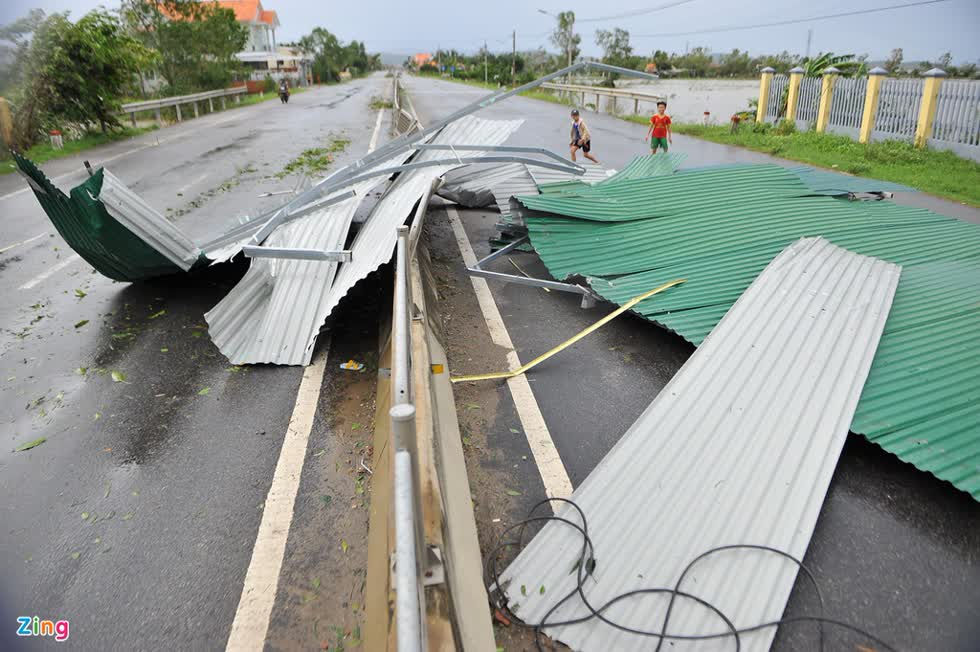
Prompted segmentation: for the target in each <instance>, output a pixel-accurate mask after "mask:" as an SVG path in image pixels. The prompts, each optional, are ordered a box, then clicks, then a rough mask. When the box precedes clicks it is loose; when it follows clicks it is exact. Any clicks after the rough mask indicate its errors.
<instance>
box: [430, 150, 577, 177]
mask: <svg viewBox="0 0 980 652" xmlns="http://www.w3.org/2000/svg"><path fill="white" fill-rule="evenodd" d="M412 148H413V149H418V150H425V149H430V150H450V151H453V152H455V151H457V150H458V151H460V152H470V151H486V152H520V153H522V154H541V155H543V156H547V157H548V158H552V159H555V160H556V161H560V162H561V163H563V164H564V165H565V166H572V167H576V168H579V169H581V170H582V172H581V173H582V174H585V168H584V167H583V166H581V165H579V164H578V163H575V162H574V161H569V160H568V159H566V158H563V157H562V156H560V155H558V154H556V153H554V152H552V151H551V150H549V149H545V148H544V147H518V146H514V145H438V144H432V143H422V144H419V145H413V146H412Z"/></svg>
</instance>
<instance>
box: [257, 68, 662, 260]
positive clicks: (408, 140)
mask: <svg viewBox="0 0 980 652" xmlns="http://www.w3.org/2000/svg"><path fill="white" fill-rule="evenodd" d="M586 68H594V69H596V70H603V71H606V72H616V73H620V74H623V75H628V76H632V77H639V78H642V79H652V80H657V79H659V77H657V76H656V75H650V74H647V73H644V72H640V71H638V70H629V69H628V68H620V67H619V66H610V65H608V64H604V63H598V62H596V61H581V62H579V63H576V64H574V65H571V66H568V67H566V68H562V69H561V70H557V71H555V72H553V73H551V74H548V75H545V76H544V77H540V78H538V79H535V80H534V81H531V82H528V83H527V84H523V85H521V86H517V87H516V88H512V89H510V90H508V91H498V92H495V93H491V94H490V95H487V96H485V97H483V98H482V99H479V100H477V101H476V102H472V103H470V104H468V105H466V106H465V107H463V108H462V109H459V110H458V111H455V112H454V113H452V114H450V115H449V116H447V117H445V118H443V119H442V120H439V121H437V122H435V123H433V124H432V125H430V126H428V127H424V128H421V129H419V130H418V131H414V132H411V133H408V134H405V135H403V136H400V137H398V138H396V139H395V140H392V141H391V142H389V143H387V144H385V145H383V146H381V147H379V148H378V149H376V150H374V151H373V152H372V153H370V154H368V155H366V156H364V157H362V158H360V159H358V160H357V161H354V162H353V163H350V164H349V165H347V166H345V167H343V168H341V169H340V170H338V171H337V172H336V173H335V174H333V175H331V176H330V177H329V178H328V179H324V180H323V181H321V182H320V183H318V184H317V185H315V186H313V187H312V188H310V189H308V190H306V191H304V192H303V193H301V194H299V195H298V196H296V197H295V198H293V199H292V200H290V201H289V202H287V203H286V204H284V205H282V206H280V207H279V208H277V209H275V210H273V211H269V212H267V213H265V214H263V215H262V216H260V217H259V218H258V219H259V220H264V221H266V226H268V227H269V228H268V233H271V231H272V230H274V229H275V228H276V227H277V226H278V225H279V224H280V223H281V221H282V219H284V218H285V217H287V216H289V215H290V214H291V213H292V212H294V211H295V210H296V209H297V208H298V207H300V206H303V205H305V204H308V203H310V202H312V201H315V200H317V199H319V198H320V197H323V196H324V195H326V194H328V193H330V192H331V191H334V190H336V189H338V188H342V187H345V186H348V185H351V183H355V181H352V180H351V179H352V177H355V176H358V175H359V174H360V173H361V171H362V170H365V169H367V168H370V167H372V166H374V165H377V164H379V163H381V162H382V161H385V160H387V159H389V158H392V157H393V156H397V155H398V154H399V153H400V152H403V151H405V150H407V149H412V146H413V144H414V143H417V142H418V141H420V140H423V139H425V138H428V137H429V136H432V135H433V134H435V133H437V132H438V131H440V130H441V129H442V128H443V127H445V126H446V125H448V124H450V123H452V122H454V121H455V120H458V119H459V118H462V117H464V116H467V115H470V114H471V113H475V112H476V111H479V110H480V109H483V108H486V107H488V106H490V105H492V104H496V103H497V102H501V101H503V100H505V99H507V98H509V97H512V96H514V95H517V94H519V93H523V92H524V91H527V90H531V89H532V88H537V87H538V86H540V85H541V84H544V83H546V82H548V81H550V80H552V79H556V78H558V77H561V76H563V75H567V74H570V73H572V72H575V71H577V70H583V69H586ZM262 231H266V228H265V227H263V229H262ZM268 233H265V237H268ZM263 239H264V238H263ZM252 244H262V239H253V241H252Z"/></svg>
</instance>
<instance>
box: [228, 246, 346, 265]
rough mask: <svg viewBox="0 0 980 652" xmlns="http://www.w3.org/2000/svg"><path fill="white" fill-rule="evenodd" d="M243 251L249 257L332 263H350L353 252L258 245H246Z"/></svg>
mask: <svg viewBox="0 0 980 652" xmlns="http://www.w3.org/2000/svg"><path fill="white" fill-rule="evenodd" d="M242 253H243V254H245V255H246V256H248V257H249V258H285V259H288V260H315V261H320V262H330V263H349V262H350V261H351V252H350V250H349V249H344V250H342V251H320V250H319V249H290V248H287V247H256V246H254V245H245V246H244V247H242Z"/></svg>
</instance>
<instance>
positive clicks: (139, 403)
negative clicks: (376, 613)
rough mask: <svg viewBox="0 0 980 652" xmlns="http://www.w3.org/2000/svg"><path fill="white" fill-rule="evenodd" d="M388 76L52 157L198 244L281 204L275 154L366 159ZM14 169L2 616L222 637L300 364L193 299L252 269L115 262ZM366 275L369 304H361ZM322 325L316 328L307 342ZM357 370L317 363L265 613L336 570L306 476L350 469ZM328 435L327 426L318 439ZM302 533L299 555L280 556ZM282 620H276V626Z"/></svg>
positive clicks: (2, 317) (6, 304)
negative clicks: (350, 373)
mask: <svg viewBox="0 0 980 652" xmlns="http://www.w3.org/2000/svg"><path fill="white" fill-rule="evenodd" d="M389 87H390V81H389V80H385V79H383V77H382V76H381V75H377V76H375V77H372V78H368V79H363V80H356V81H353V82H350V83H348V84H343V85H339V86H331V87H320V88H316V89H314V90H311V91H308V92H306V93H301V94H296V95H294V96H293V97H292V99H291V101H290V102H289V104H287V105H282V104H280V103H279V102H274V101H273V102H266V103H262V104H257V105H253V106H249V107H243V108H229V110H227V111H224V112H218V113H215V114H212V115H207V116H203V117H201V118H198V119H194V120H188V121H186V122H184V123H182V124H181V125H178V126H174V127H169V128H165V129H161V130H158V131H156V132H152V133H149V134H146V135H143V136H141V137H139V138H136V139H133V140H129V141H125V142H119V143H114V144H112V145H109V146H106V147H102V148H99V149H97V150H91V151H89V152H86V153H85V154H84V155H82V156H77V157H72V158H71V159H62V160H58V161H52V162H51V163H50V164H48V165H45V166H44V169H45V171H46V173H47V174H48V175H49V176H50V177H52V178H53V179H54V181H55V183H56V185H58V186H59V187H61V188H62V189H65V190H67V189H69V188H71V187H72V186H74V185H77V183H79V182H80V181H81V180H82V179H83V178H84V175H85V173H84V171H83V170H82V166H81V161H82V160H83V159H86V158H87V159H88V160H90V161H91V163H92V165H93V167H97V166H98V165H100V164H101V163H102V162H106V167H107V168H108V169H110V170H111V171H112V172H113V173H115V174H116V175H117V176H118V177H120V178H121V179H122V180H123V181H124V182H125V183H127V184H128V185H130V187H132V188H133V189H134V190H135V191H136V192H138V193H140V194H141V195H142V196H143V197H144V198H145V199H146V200H147V201H148V202H149V203H150V205H152V206H154V207H155V208H156V209H157V210H159V211H161V212H165V213H166V214H167V215H168V216H170V217H171V218H172V219H174V220H175V221H176V222H177V224H178V225H179V226H180V227H181V228H182V229H184V230H185V231H186V232H187V233H188V234H189V235H190V236H191V237H192V239H194V240H195V241H197V242H202V241H204V240H205V239H207V238H208V237H211V236H214V235H217V234H219V233H221V232H222V231H223V230H224V229H225V228H227V227H229V226H231V225H233V224H236V223H237V221H238V220H239V219H240V218H241V217H242V216H245V215H249V214H250V215H256V214H258V213H260V212H262V211H263V210H265V209H267V208H270V207H272V206H276V205H278V204H281V203H282V202H283V201H284V198H283V197H281V196H276V197H269V198H265V199H260V198H258V197H257V195H258V194H259V193H261V192H266V191H277V190H283V189H292V188H293V187H294V186H296V184H297V183H299V182H300V176H299V175H295V174H293V175H284V176H283V175H278V173H281V172H282V171H283V168H284V167H285V165H286V164H287V163H288V162H290V161H291V160H293V159H294V158H296V157H297V156H298V155H299V154H300V152H301V151H303V150H304V149H307V148H311V147H324V146H328V145H329V144H330V143H332V142H334V141H336V140H337V139H346V140H349V141H350V144H349V145H348V146H347V147H346V149H345V150H344V151H343V152H340V153H338V154H336V159H335V162H334V164H333V167H337V166H340V165H343V164H344V163H346V162H348V161H350V160H353V159H354V158H356V157H360V156H362V155H363V154H364V153H365V152H366V150H367V147H368V142H369V140H370V138H371V135H372V132H373V129H374V127H375V118H376V116H377V112H376V111H375V110H372V109H371V108H370V107H369V105H370V102H371V99H372V97H375V96H381V95H382V94H384V93H385V92H387V89H388V88H389ZM386 126H387V125H385V128H386ZM386 135H387V134H386V133H385V130H384V129H383V131H382V140H384V138H385V136H386ZM277 175H278V176H277ZM280 177H281V178H280ZM25 188H26V184H25V183H24V181H23V179H21V178H20V177H19V175H16V174H10V175H5V176H3V177H0V250H4V251H2V253H0V287H2V293H3V296H4V299H5V300H4V301H3V302H2V303H0V493H2V494H3V495H4V500H3V501H2V506H0V523H2V527H0V616H2V618H3V620H4V622H10V623H13V622H14V620H13V618H14V617H15V616H17V615H28V614H29V615H38V616H40V617H41V618H42V619H43V618H51V619H68V620H69V621H70V622H71V641H72V642H73V643H74V645H73V647H77V648H78V649H85V650H106V649H132V650H141V649H216V648H218V649H220V648H223V647H224V645H225V641H226V639H227V637H228V631H229V628H230V626H231V621H232V618H233V616H234V614H235V609H236V607H237V605H238V601H239V598H240V596H241V593H242V582H243V579H244V576H245V571H246V568H247V567H248V564H249V560H250V558H251V552H252V546H253V544H254V542H255V537H256V531H257V528H258V524H259V521H260V519H261V518H262V510H263V501H264V500H265V498H266V494H267V492H268V490H269V486H270V483H271V480H272V477H273V470H274V467H275V465H276V462H277V459H278V456H279V452H280V448H281V446H282V442H283V437H284V434H285V432H286V426H287V423H288V421H289V418H290V415H291V413H292V410H293V406H294V402H295V401H296V393H297V388H298V386H299V383H300V379H301V376H302V374H303V370H302V369H300V368H296V367H292V368H290V367H273V366H267V365H259V366H249V367H235V366H232V365H230V364H229V363H228V361H227V360H226V359H225V358H224V357H223V356H222V355H221V354H220V352H218V350H217V349H216V348H215V346H214V345H213V344H212V343H211V341H210V339H209V337H208V334H207V328H206V324H205V322H204V318H203V314H204V312H205V311H207V310H209V309H210V308H211V307H212V306H213V305H214V304H215V303H216V302H217V301H218V300H219V299H220V298H221V297H222V296H224V294H225V293H226V292H227V291H228V290H229V289H230V288H231V287H232V286H233V285H234V283H235V282H237V280H238V278H240V276H241V274H242V273H243V272H244V266H242V265H225V266H218V267H213V268H211V269H209V270H206V271H205V272H203V273H200V274H197V275H195V276H192V277H185V278H181V279H177V280H173V279H165V280H158V281H153V282H150V283H142V284H127V283H116V282H113V281H110V280H108V279H106V278H104V277H102V276H101V275H99V274H97V273H95V272H94V270H92V269H91V268H90V267H89V266H88V265H86V264H85V263H84V262H83V261H81V260H79V259H77V257H75V256H74V254H73V253H72V252H71V250H70V249H68V247H67V246H66V245H65V243H64V242H63V241H62V240H61V238H60V237H59V236H58V235H57V234H56V232H55V231H54V229H53V227H52V225H51V224H50V222H49V221H48V219H47V217H46V216H45V215H44V213H43V211H42V210H41V208H40V206H39V205H38V203H37V201H36V199H35V197H34V196H33V194H32V193H30V192H28V191H26V190H24V189H25ZM19 243H23V244H19ZM375 282H377V281H376V280H375ZM376 294H377V292H376V291H374V290H372V291H371V292H370V293H369V294H368V296H367V298H365V297H361V304H363V305H366V306H373V305H375V303H374V301H375V300H374V299H372V298H371V297H372V296H375V295H376ZM374 310H377V308H376V307H375V308H374ZM369 321H370V320H369ZM376 321H377V320H376V318H375V319H374V322H376ZM329 326H330V324H328V327H329ZM352 328H353V327H347V328H345V331H346V330H352ZM357 332H359V331H357ZM376 338H377V335H376V333H370V332H368V333H366V334H364V335H363V339H361V340H357V339H356V338H354V339H353V340H351V339H350V338H348V339H347V340H346V341H345V342H342V343H340V344H338V345H337V346H336V347H335V348H333V349H331V352H330V356H331V357H330V358H329V359H328V364H329V365H332V368H333V369H334V370H336V369H337V364H339V362H340V361H343V360H346V359H347V358H348V357H355V356H360V355H361V354H362V353H363V352H365V351H367V352H376V350H377V341H376ZM330 339H331V338H330V337H329V336H328V335H327V334H325V335H323V336H321V338H320V341H319V342H318V345H317V346H318V350H320V351H323V350H324V349H325V348H326V347H328V346H330ZM342 356H346V357H342ZM335 358H340V359H339V360H336V361H335ZM335 362H336V363H335ZM368 362H370V360H368ZM375 370H376V368H375ZM368 372H370V367H369V369H368ZM350 383H351V381H350V379H349V378H346V377H344V376H342V374H341V372H339V371H331V370H330V368H329V367H328V372H327V374H326V378H325V380H324V387H325V388H331V389H330V390H329V391H327V390H325V391H324V392H323V393H322V394H321V402H320V407H319V411H318V413H317V417H316V419H315V421H314V426H313V432H312V434H311V438H310V447H311V450H310V452H309V456H308V457H307V462H306V466H305V467H304V468H306V469H307V473H306V474H304V478H306V476H307V475H309V474H310V473H312V476H311V477H310V478H309V479H308V480H304V482H312V483H313V486H307V485H305V484H304V485H303V486H304V487H307V488H306V489H305V490H302V489H301V496H305V495H308V496H314V498H313V499H312V500H313V501H314V503H308V502H307V501H306V500H305V499H304V500H301V501H298V507H297V511H296V514H297V516H298V517H299V516H302V517H303V520H304V523H305V524H306V525H305V528H307V529H304V528H303V527H300V528H297V530H296V531H295V532H292V531H291V533H292V534H296V535H297V536H298V537H299V539H296V538H295V537H293V536H292V534H291V538H290V540H289V544H288V546H287V560H286V562H285V564H284V567H283V575H282V577H283V582H284V585H288V586H294V585H300V584H302V585H304V587H305V588H306V590H307V593H305V594H303V595H302V596H299V597H297V595H296V594H295V592H290V591H286V590H284V591H282V592H281V593H280V596H279V603H278V604H277V605H276V608H275V609H274V613H279V612H280V611H281V610H282V609H283V608H284V605H289V604H291V602H290V601H293V602H295V603H297V604H299V603H302V604H306V603H310V606H309V609H315V608H316V605H317V600H318V599H319V597H318V594H319V592H318V591H312V589H311V588H310V583H311V578H310V576H309V575H308V574H307V573H306V571H307V570H309V569H310V568H313V569H314V571H315V572H316V574H317V576H320V575H322V577H323V582H324V584H325V585H326V583H327V581H328V579H329V577H328V575H327V574H326V570H324V567H323V566H322V564H323V562H324V558H323V557H324V556H323V555H322V554H318V550H317V548H316V546H314V545H312V544H311V543H310V532H309V529H308V528H309V527H312V524H315V523H317V522H318V521H317V520H316V519H321V520H323V519H327V520H328V521H337V520H338V519H337V518H336V514H333V516H331V514H332V513H331V512H330V511H329V510H328V509H327V507H328V505H326V504H325V502H324V501H323V500H321V499H320V495H321V494H325V493H326V492H324V491H323V489H322V488H320V487H319V486H317V485H319V484H321V483H320V482H317V480H318V479H319V480H323V479H324V478H327V477H330V478H334V477H347V476H352V474H353V473H354V472H353V471H350V469H349V468H348V465H347V463H346V460H347V459H348V457H350V456H351V455H352V453H351V452H350V451H353V450H355V449H356V448H357V446H356V442H357V441H358V439H359V438H358V436H357V434H356V433H353V434H352V433H349V432H348V433H347V435H348V437H347V438H348V439H349V441H347V440H345V439H343V438H341V439H338V438H337V437H338V436H339V435H337V436H335V434H336V433H335V432H334V429H335V428H337V427H340V426H342V425H343V424H344V423H345V418H343V416H342V415H343V414H344V409H345V408H344V407H343V406H338V405H336V404H335V402H336V401H354V403H352V404H351V406H349V409H347V412H350V413H351V414H353V415H356V414H358V412H357V408H358V407H359V406H360V405H361V403H364V404H366V405H367V404H370V401H371V400H373V399H372V398H371V397H372V395H373V394H372V392H373V385H372V384H371V383H368V384H367V385H366V386H365V385H364V383H360V385H359V386H349V385H350ZM355 385H357V384H356V383H355ZM352 396H353V397H359V398H356V399H352V398H351V397H352ZM345 405H346V404H345ZM365 414H370V415H373V408H372V409H369V410H366V411H365ZM356 418H358V417H356V416H354V417H351V416H348V417H347V418H346V420H347V421H349V420H351V419H356ZM366 425H367V424H366V422H365V426H366ZM39 438H45V441H44V442H43V443H42V444H41V445H39V446H37V447H36V448H33V449H31V450H28V451H23V452H14V449H15V448H16V447H18V446H20V445H21V444H23V443H24V442H30V441H34V440H37V439H39ZM360 439H367V438H366V437H360ZM326 441H332V442H334V444H333V448H331V449H330V451H329V452H327V451H326V447H325V444H324V442H326ZM313 446H317V447H318V448H316V449H313V448H312V447H313ZM348 449H350V450H348ZM315 450H321V451H323V452H321V453H320V454H319V455H317V456H315V457H314V456H313V452H314V451H315ZM327 470H329V473H328V472H327ZM354 483H355V480H354V479H353V476H352V477H351V479H350V483H349V484H350V486H349V487H347V486H346V482H345V483H344V484H345V486H344V488H343V490H340V489H336V492H337V496H338V503H340V501H341V497H346V495H347V493H350V494H351V495H355V492H354V486H355V485H354ZM340 507H342V509H343V511H342V512H341V515H342V516H344V517H345V519H346V521H351V522H352V523H353V526H352V527H354V526H357V523H356V522H355V521H357V518H355V517H350V516H348V515H347V514H348V513H349V512H351V510H352V509H354V508H353V507H352V506H351V505H350V504H347V505H340ZM338 508H339V507H338ZM311 510H313V511H311ZM363 521H364V523H365V524H366V512H365V514H364V518H363ZM357 527H359V526H357ZM336 529H339V530H340V531H339V533H338V534H336V539H337V540H339V539H340V538H341V537H343V536H345V535H344V533H343V528H340V526H336V527H335V530H336ZM355 529H356V527H355ZM326 531H329V530H326ZM346 536H348V537H349V536H350V535H346ZM304 539H305V541H306V542H305V544H303V543H302V541H303V540H304ZM297 541H298V542H299V543H297ZM332 543H333V542H332ZM297 545H303V546H305V547H303V548H301V549H302V550H305V553H304V554H303V555H292V554H290V552H289V551H291V550H293V549H294V548H295V546H297ZM338 545H339V544H338ZM352 558H353V559H355V560H356V559H357V557H352ZM300 563H302V565H303V566H302V567H300V566H298V564H300ZM318 564H319V566H318ZM355 565H356V563H355ZM318 568H319V570H317V569H318ZM310 592H313V594H314V595H313V597H308V594H309V593H310ZM354 616H356V612H355V614H354ZM353 618H354V617H353V616H352V615H351V614H350V613H348V614H347V615H346V617H345V616H344V615H343V614H338V615H337V619H336V620H335V621H333V623H332V624H334V625H337V626H342V627H346V628H347V630H348V631H349V630H350V629H351V628H352V627H353V626H354V620H353ZM281 620H282V619H281V617H280V618H279V621H281ZM326 620H329V619H328V618H326V617H324V621H326ZM277 622H278V621H276V620H275V619H274V622H273V626H272V628H271V630H270V639H272V638H275V637H276V636H278V637H279V638H280V639H281V638H282V637H283V636H284V634H283V630H284V628H287V627H288V623H287V624H282V623H281V622H279V624H277ZM326 624H327V623H326V622H324V623H323V628H324V629H329V628H327V627H326ZM4 629H7V627H6V626H4ZM5 634H6V632H5ZM311 636H313V637H316V633H313V634H311ZM4 640H5V639H4V638H3V637H0V641H4ZM314 640H315V641H316V642H317V644H318V642H319V640H320V639H319V638H311V639H309V640H307V641H305V643H306V644H307V645H308V646H309V645H310V644H311V642H312V641H314ZM17 642H18V643H19V644H21V645H23V646H24V647H25V648H26V649H35V648H38V649H39V648H40V646H42V645H45V644H49V643H48V642H46V641H42V640H30V639H24V640H20V641H17ZM0 647H3V646H2V645H0Z"/></svg>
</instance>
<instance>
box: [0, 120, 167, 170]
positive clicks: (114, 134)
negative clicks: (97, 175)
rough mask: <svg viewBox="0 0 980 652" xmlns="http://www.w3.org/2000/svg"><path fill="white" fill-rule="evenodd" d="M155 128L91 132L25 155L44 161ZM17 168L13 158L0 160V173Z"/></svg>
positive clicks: (30, 150) (37, 147) (39, 146)
mask: <svg viewBox="0 0 980 652" xmlns="http://www.w3.org/2000/svg"><path fill="white" fill-rule="evenodd" d="M155 129H156V126H155V125H154V126H150V127H122V128H121V129H116V130H113V131H108V132H106V133H101V132H97V131H96V132H89V133H86V134H85V135H84V136H82V137H81V138H79V139H78V140H66V141H65V146H64V147H63V148H62V149H55V148H54V147H52V146H51V143H39V144H37V145H35V146H34V147H32V148H30V149H29V150H27V151H26V152H24V156H26V157H27V158H29V159H31V160H32V161H34V162H35V163H44V162H45V161H50V160H52V159H56V158H64V157H65V156H71V155H73V154H77V153H79V152H81V151H84V150H86V149H90V148H92V147H98V146H99V145H105V144H107V143H114V142H116V141H117V140H126V139H127V138H133V137H135V136H139V135H141V134H145V133H147V132H148V131H153V130H155ZM16 169H17V166H15V165H14V162H13V161H11V160H6V161H2V162H0V174H8V173H10V172H13V171H14V170H16Z"/></svg>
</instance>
